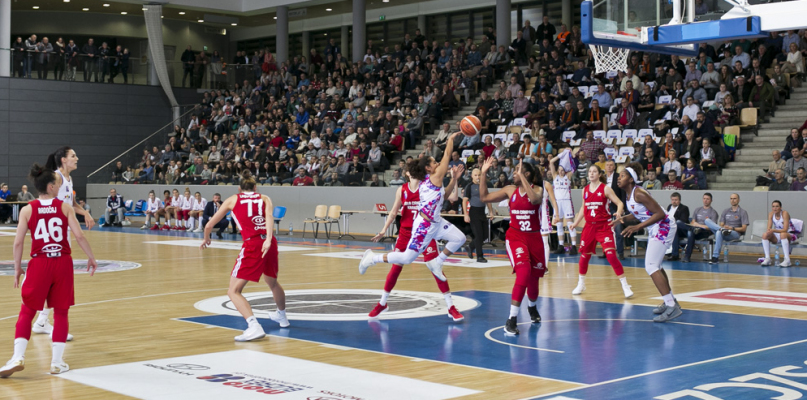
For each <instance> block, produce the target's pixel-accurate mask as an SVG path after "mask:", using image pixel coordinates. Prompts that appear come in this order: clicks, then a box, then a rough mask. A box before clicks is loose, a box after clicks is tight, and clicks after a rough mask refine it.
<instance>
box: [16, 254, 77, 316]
mask: <svg viewBox="0 0 807 400" xmlns="http://www.w3.org/2000/svg"><path fill="white" fill-rule="evenodd" d="M21 292H22V302H23V303H24V304H25V305H26V306H28V307H30V308H33V309H34V310H42V309H43V308H44V306H45V301H47V302H48V308H58V309H67V308H70V306H72V305H73V304H76V301H75V296H74V294H73V257H70V256H62V257H55V258H47V257H35V258H33V259H31V261H29V262H28V269H26V271H25V279H24V280H23V281H22V288H21Z"/></svg>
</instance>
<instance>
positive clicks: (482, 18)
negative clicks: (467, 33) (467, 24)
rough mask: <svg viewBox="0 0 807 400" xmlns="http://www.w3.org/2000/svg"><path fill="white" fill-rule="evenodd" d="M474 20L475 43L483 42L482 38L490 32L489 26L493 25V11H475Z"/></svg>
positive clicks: (490, 9)
mask: <svg viewBox="0 0 807 400" xmlns="http://www.w3.org/2000/svg"><path fill="white" fill-rule="evenodd" d="M473 15H474V20H473V34H474V40H475V41H477V42H478V41H481V40H482V36H485V33H487V32H488V27H489V26H494V25H493V9H492V8H489V9H482V10H475V11H474V12H473Z"/></svg>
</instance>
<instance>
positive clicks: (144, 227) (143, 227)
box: [140, 225, 149, 230]
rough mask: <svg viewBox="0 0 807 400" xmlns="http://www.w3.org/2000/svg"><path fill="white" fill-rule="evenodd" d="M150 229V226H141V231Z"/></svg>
mask: <svg viewBox="0 0 807 400" xmlns="http://www.w3.org/2000/svg"><path fill="white" fill-rule="evenodd" d="M148 228H149V227H148V226H146V225H143V226H141V227H140V229H141V230H143V229H148Z"/></svg>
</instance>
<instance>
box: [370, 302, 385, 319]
mask: <svg viewBox="0 0 807 400" xmlns="http://www.w3.org/2000/svg"><path fill="white" fill-rule="evenodd" d="M387 311H389V306H388V305H386V304H385V305H383V306H382V305H381V303H377V304H376V305H375V307H373V309H372V310H371V311H370V314H368V315H367V316H368V317H370V318H378V316H379V315H381V314H383V313H385V312H387Z"/></svg>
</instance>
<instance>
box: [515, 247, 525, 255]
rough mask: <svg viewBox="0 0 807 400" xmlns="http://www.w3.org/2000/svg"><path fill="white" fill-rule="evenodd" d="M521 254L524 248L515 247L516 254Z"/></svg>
mask: <svg viewBox="0 0 807 400" xmlns="http://www.w3.org/2000/svg"><path fill="white" fill-rule="evenodd" d="M522 254H524V248H523V247H516V255H517V256H520V255H522Z"/></svg>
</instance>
